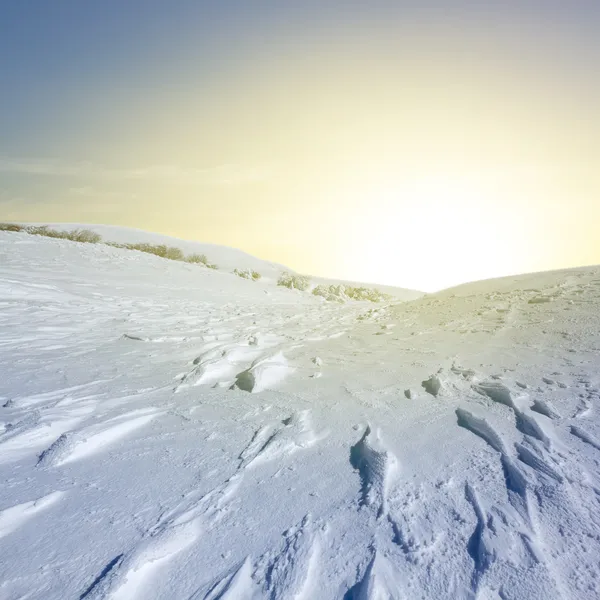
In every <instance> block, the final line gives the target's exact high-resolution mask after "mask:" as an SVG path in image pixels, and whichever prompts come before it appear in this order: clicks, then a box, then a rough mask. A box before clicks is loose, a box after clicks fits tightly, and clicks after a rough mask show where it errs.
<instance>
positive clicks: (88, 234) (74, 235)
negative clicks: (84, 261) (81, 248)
mask: <svg viewBox="0 0 600 600" xmlns="http://www.w3.org/2000/svg"><path fill="white" fill-rule="evenodd" d="M65 233H66V235H65V237H64V239H66V240H71V241H73V242H82V243H84V244H97V243H98V242H101V241H102V236H101V235H100V234H98V233H95V232H94V231H90V230H89V229H74V230H73V231H66V232H65Z"/></svg>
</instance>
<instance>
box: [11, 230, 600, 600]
mask: <svg viewBox="0 0 600 600" xmlns="http://www.w3.org/2000/svg"><path fill="white" fill-rule="evenodd" d="M193 251H197V250H193ZM207 253H208V250H207ZM211 258H212V257H211ZM213 260H215V261H217V260H219V257H216V256H215V257H214V258H213ZM235 266H236V267H238V268H239V267H240V266H242V267H243V266H244V265H237V264H236V265H235ZM599 303H600V267H593V268H582V269H573V270H570V271H561V272H551V273H542V274H537V275H529V276H526V277H515V278H509V279H503V280H491V281H487V282H482V283H474V284H468V285H466V286H461V287H460V288H455V289H454V290H451V291H447V292H441V293H439V294H434V295H429V296H426V297H423V298H420V299H417V300H413V301H411V302H405V303H401V302H396V303H387V304H384V305H376V304H368V303H362V302H353V303H346V304H337V303H325V302H323V301H322V300H321V299H319V298H316V297H314V296H312V295H311V294H302V293H299V292H295V291H290V290H287V289H283V288H278V287H277V286H268V285H258V284H256V283H254V282H250V281H246V280H243V279H240V278H238V277H235V276H231V275H230V274H229V273H227V272H221V271H211V270H210V269H202V268H199V267H197V266H196V265H190V264H186V263H181V262H174V261H167V260H164V259H160V258H157V257H155V256H152V255H148V254H143V253H140V252H131V251H125V250H120V249H116V248H111V247H108V246H104V245H94V244H78V243H73V242H69V241H65V240H54V239H48V238H43V237H38V236H29V235H26V234H22V233H4V232H0V306H1V310H0V365H1V371H0V372H1V375H2V377H1V378H0V396H1V397H0V404H1V406H2V408H0V474H1V477H2V481H3V485H2V487H1V488H0V545H1V550H2V557H3V558H2V561H1V562H0V582H1V583H0V598H6V599H16V598H29V599H44V600H52V599H57V600H58V599H63V598H81V599H83V598H85V599H87V600H90V599H112V600H124V599H127V600H135V599H144V600H146V599H187V600H191V599H194V600H203V599H209V600H215V599H217V598H220V599H223V600H233V599H235V600H242V599H251V598H252V599H270V600H288V599H293V598H295V599H305V600H309V599H310V600H313V599H316V600H320V599H323V600H327V599H340V600H352V599H355V600H357V599H361V600H365V599H367V600H376V599H382V598H385V599H388V598H392V599H404V598H406V599H411V600H412V599H416V598H427V599H436V600H438V599H443V598H449V599H455V598H464V599H471V598H481V599H492V598H493V599H500V598H502V599H506V598H519V599H540V600H542V599H544V600H547V599H554V598H556V599H558V598H582V599H583V598H597V597H600V580H599V579H598V571H599V560H600V518H599V517H598V514H599V511H598V508H599V499H600V472H599V471H600V418H599V416H598V410H599V406H600V369H599V368H598V367H599V366H600V358H599V352H600V306H599Z"/></svg>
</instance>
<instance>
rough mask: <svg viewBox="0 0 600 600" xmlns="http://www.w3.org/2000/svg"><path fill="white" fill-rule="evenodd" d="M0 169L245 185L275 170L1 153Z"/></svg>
mask: <svg viewBox="0 0 600 600" xmlns="http://www.w3.org/2000/svg"><path fill="white" fill-rule="evenodd" d="M0 172H2V173H17V174H18V173H20V174H27V175H40V176H50V177H70V178H75V177H76V178H81V179H107V180H114V181H119V180H140V181H143V180H153V181H163V182H169V183H174V184H185V185H243V184H247V183H259V182H261V181H265V180H267V179H269V178H270V177H271V176H272V174H273V168H272V167H270V166H245V165H238V164H223V165H217V166H212V167H203V168H198V167H182V166H179V165H147V166H140V167H134V168H127V169H117V168H110V167H106V166H104V165H99V164H95V163H90V162H66V161H60V160H53V159H15V158H1V157H0Z"/></svg>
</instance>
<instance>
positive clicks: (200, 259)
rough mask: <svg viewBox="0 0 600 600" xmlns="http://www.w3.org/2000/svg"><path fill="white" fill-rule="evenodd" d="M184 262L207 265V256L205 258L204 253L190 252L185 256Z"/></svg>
mask: <svg viewBox="0 0 600 600" xmlns="http://www.w3.org/2000/svg"><path fill="white" fill-rule="evenodd" d="M185 262H189V263H192V264H194V265H207V264H208V258H206V254H190V255H188V256H186V257H185Z"/></svg>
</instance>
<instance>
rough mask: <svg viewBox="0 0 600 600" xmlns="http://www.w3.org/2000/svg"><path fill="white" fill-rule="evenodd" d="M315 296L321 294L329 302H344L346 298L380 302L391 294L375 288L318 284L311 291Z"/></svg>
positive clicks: (387, 298)
mask: <svg viewBox="0 0 600 600" xmlns="http://www.w3.org/2000/svg"><path fill="white" fill-rule="evenodd" d="M312 293H313V294H314V295H315V296H322V297H323V298H325V300H328V301H329V302H345V301H347V300H363V301H365V300H366V301H369V302H382V301H383V300H389V299H390V298H391V296H389V295H388V294H384V293H382V292H380V291H379V290H378V289H376V288H367V287H352V286H349V285H348V286H347V285H343V284H339V285H323V284H321V285H318V286H316V287H315V289H314V290H313V292H312Z"/></svg>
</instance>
